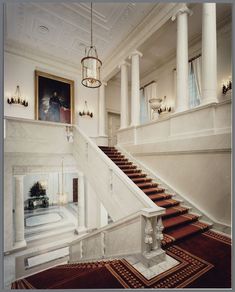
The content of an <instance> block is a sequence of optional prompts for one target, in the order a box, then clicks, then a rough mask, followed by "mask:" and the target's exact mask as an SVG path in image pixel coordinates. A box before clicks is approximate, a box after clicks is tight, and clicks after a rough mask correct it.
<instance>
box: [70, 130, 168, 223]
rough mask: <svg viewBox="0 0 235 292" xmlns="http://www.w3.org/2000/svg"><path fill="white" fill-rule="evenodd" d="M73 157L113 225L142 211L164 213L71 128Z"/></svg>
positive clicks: (116, 167)
mask: <svg viewBox="0 0 235 292" xmlns="http://www.w3.org/2000/svg"><path fill="white" fill-rule="evenodd" d="M73 156H74V158H75V159H76V161H77V163H78V167H79V169H81V171H83V172H84V174H85V175H86V177H87V179H88V181H89V182H90V184H91V185H92V187H93V188H94V189H95V190H96V193H97V196H98V197H99V199H100V201H101V202H102V204H103V205H104V207H105V208H106V210H107V211H108V213H109V214H110V216H111V217H112V219H113V221H116V220H118V219H121V218H124V217H126V216H128V215H130V214H133V213H135V212H137V211H139V210H141V209H143V208H153V210H156V211H158V212H159V213H164V212H165V210H164V209H163V208H160V207H158V206H157V205H156V204H155V203H154V202H153V201H152V200H150V199H149V198H148V196H146V195H145V193H144V192H143V191H141V190H140V189H139V188H138V187H137V186H136V185H135V184H134V183H133V182H132V180H131V179H129V178H128V177H127V175H126V174H124V173H123V172H122V171H121V169H120V168H119V167H118V166H117V165H116V164H115V163H114V162H112V160H111V159H110V158H108V157H107V156H106V154H104V153H103V151H102V150H100V149H99V148H98V147H97V145H96V144H95V143H94V142H93V141H92V140H91V139H89V138H88V137H87V136H86V135H85V134H84V133H82V131H81V130H80V129H79V128H78V127H77V126H74V143H73Z"/></svg>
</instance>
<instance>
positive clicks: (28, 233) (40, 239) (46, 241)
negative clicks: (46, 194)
mask: <svg viewBox="0 0 235 292" xmlns="http://www.w3.org/2000/svg"><path fill="white" fill-rule="evenodd" d="M76 227H77V205H76V204H74V203H71V204H68V205H65V206H60V207H59V206H50V207H49V208H46V209H44V208H40V209H36V210H32V211H25V239H26V242H27V248H26V249H24V250H21V251H18V252H15V253H12V254H9V255H5V256H4V287H5V288H10V285H11V282H13V281H14V280H15V260H16V258H17V257H20V256H24V255H27V254H33V253H36V254H38V255H36V256H33V257H30V258H27V260H26V261H27V265H28V266H31V267H35V266H39V265H41V264H43V263H47V262H50V261H53V260H55V259H59V258H63V257H65V256H66V255H68V253H69V248H68V246H69V243H70V242H71V241H73V240H75V239H77V238H79V237H80V236H78V235H76V234H75V229H76ZM33 243H34V244H33ZM63 244H64V245H65V247H63V248H61V245H63ZM66 245H67V246H66ZM57 246H58V249H57ZM51 248H53V251H51V250H50V249H51Z"/></svg>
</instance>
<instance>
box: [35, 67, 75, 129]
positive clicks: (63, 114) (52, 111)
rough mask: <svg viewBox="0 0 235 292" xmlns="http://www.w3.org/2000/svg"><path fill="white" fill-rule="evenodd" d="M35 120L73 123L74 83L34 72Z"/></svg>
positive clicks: (40, 72)
mask: <svg viewBox="0 0 235 292" xmlns="http://www.w3.org/2000/svg"><path fill="white" fill-rule="evenodd" d="M35 119H36V120H40V121H47V122H56V123H63V124H73V123H74V81H73V80H70V79H66V78H62V77H59V76H56V75H53V74H49V73H46V72H42V71H38V70H35Z"/></svg>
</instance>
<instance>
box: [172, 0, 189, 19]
mask: <svg viewBox="0 0 235 292" xmlns="http://www.w3.org/2000/svg"><path fill="white" fill-rule="evenodd" d="M183 13H187V14H188V15H189V16H191V15H193V11H192V10H190V9H189V8H188V6H187V5H186V4H185V3H184V4H182V6H181V8H180V9H179V10H178V11H177V12H176V13H175V14H174V15H173V16H172V17H171V20H172V21H174V20H176V18H177V16H179V15H181V14H183Z"/></svg>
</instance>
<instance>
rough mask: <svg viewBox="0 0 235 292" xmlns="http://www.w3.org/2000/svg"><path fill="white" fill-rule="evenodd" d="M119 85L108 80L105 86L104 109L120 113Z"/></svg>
mask: <svg viewBox="0 0 235 292" xmlns="http://www.w3.org/2000/svg"><path fill="white" fill-rule="evenodd" d="M120 97H121V87H120V83H118V82H113V81H110V82H108V84H107V86H106V88H105V106H106V111H111V112H115V113H120V108H121V100H120Z"/></svg>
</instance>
